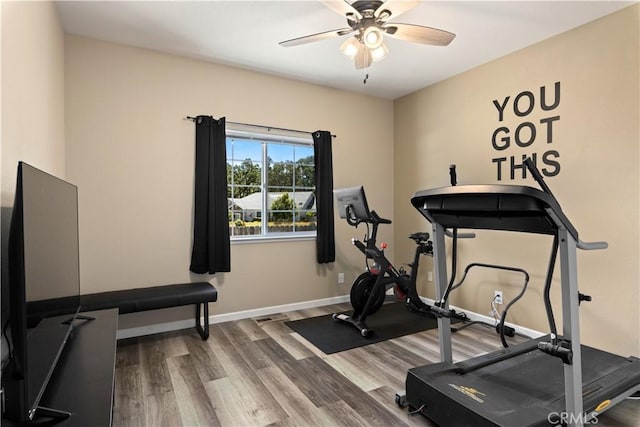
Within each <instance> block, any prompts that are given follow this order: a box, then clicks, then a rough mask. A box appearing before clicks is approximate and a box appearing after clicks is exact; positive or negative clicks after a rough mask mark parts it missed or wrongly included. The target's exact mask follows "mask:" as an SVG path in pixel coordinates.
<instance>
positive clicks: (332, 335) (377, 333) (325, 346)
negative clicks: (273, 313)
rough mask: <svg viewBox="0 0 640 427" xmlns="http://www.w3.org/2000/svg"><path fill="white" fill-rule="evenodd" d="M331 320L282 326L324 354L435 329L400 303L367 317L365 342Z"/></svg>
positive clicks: (352, 329) (433, 322)
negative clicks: (291, 330) (369, 334)
mask: <svg viewBox="0 0 640 427" xmlns="http://www.w3.org/2000/svg"><path fill="white" fill-rule="evenodd" d="M344 313H346V314H350V313H351V312H350V311H347V312H344ZM331 316H332V315H331V314H328V315H325V316H318V317H309V318H307V319H301V320H293V321H289V322H285V324H286V325H287V326H288V327H290V328H291V329H293V330H294V331H296V332H297V333H299V334H300V335H302V336H303V337H304V338H305V339H307V340H308V341H309V342H311V344H313V345H315V346H316V347H318V348H319V349H320V350H322V351H323V352H324V353H326V354H331V353H338V352H340V351H344V350H350V349H352V348H356V347H363V346H365V345H369V344H375V343H377V342H381V341H385V340H389V339H393V338H398V337H401V336H403V335H409V334H414V333H416V332H421V331H426V330H427V329H433V328H436V327H437V326H438V322H437V320H436V319H435V318H433V317H431V316H425V315H423V314H419V313H415V312H410V311H409V310H407V308H406V307H405V304H404V302H394V303H389V304H384V305H383V306H382V308H380V310H379V311H378V312H376V313H375V314H373V315H371V316H369V317H367V321H366V323H367V326H368V327H369V329H371V330H373V331H374V333H373V335H372V336H370V337H369V338H365V337H363V336H362V335H360V332H359V331H358V330H357V329H356V328H355V327H354V326H353V325H350V324H346V323H342V322H339V321H337V320H333V318H332V317H331Z"/></svg>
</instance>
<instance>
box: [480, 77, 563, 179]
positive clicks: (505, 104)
mask: <svg viewBox="0 0 640 427" xmlns="http://www.w3.org/2000/svg"><path fill="white" fill-rule="evenodd" d="M547 91H548V90H547V87H546V86H541V87H540V91H539V95H538V99H536V94H534V92H532V91H529V90H523V91H521V92H520V93H518V94H516V95H515V96H514V97H513V101H512V102H511V103H509V101H510V100H511V99H512V98H511V95H509V96H506V97H504V98H502V101H499V100H497V99H494V100H493V101H492V102H493V105H494V107H495V108H496V110H497V111H498V125H497V126H496V128H495V130H494V131H493V133H492V135H491V147H492V148H493V149H494V150H495V151H498V152H500V155H499V156H496V157H494V158H493V159H491V162H492V163H493V164H494V165H495V168H496V179H497V180H498V181H502V180H503V179H511V180H515V179H525V178H526V177H527V169H526V168H525V167H524V165H523V162H524V160H525V159H526V158H527V157H530V158H531V160H533V162H534V164H536V165H537V166H538V169H540V171H541V172H542V174H543V175H544V176H547V177H549V176H556V175H558V174H559V173H560V160H559V159H560V152H559V151H558V150H557V149H553V148H552V149H548V148H551V147H546V145H548V144H554V142H555V141H554V139H553V132H554V130H555V129H557V126H558V122H559V121H560V115H558V114H557V112H556V115H553V116H548V117H543V118H541V119H533V118H531V117H530V116H531V115H533V114H535V113H539V112H547V111H554V110H556V109H557V108H558V106H559V105H560V82H555V84H554V85H553V98H552V99H551V95H550V94H549V93H547ZM538 103H539V104H538ZM511 113H513V114H511ZM525 118H528V119H525ZM512 142H513V143H514V144H511V143H512ZM542 144H545V147H543V146H542ZM554 148H555V147H554ZM522 149H526V150H525V151H523V150H522ZM507 150H511V151H512V152H513V153H506V152H505V151H507ZM516 150H517V151H516ZM538 163H541V164H538Z"/></svg>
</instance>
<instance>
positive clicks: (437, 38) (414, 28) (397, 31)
mask: <svg viewBox="0 0 640 427" xmlns="http://www.w3.org/2000/svg"><path fill="white" fill-rule="evenodd" d="M382 29H383V30H384V32H385V33H387V35H388V36H390V37H395V38H397V39H401V40H406V41H410V42H415V43H423V44H430V45H434V46H447V45H448V44H449V43H451V41H452V40H453V39H454V38H455V37H456V35H455V34H453V33H450V32H448V31H444V30H439V29H437V28H431V27H423V26H422V25H414V24H396V23H395V22H394V23H391V24H388V25H385V26H384V27H383V28H382Z"/></svg>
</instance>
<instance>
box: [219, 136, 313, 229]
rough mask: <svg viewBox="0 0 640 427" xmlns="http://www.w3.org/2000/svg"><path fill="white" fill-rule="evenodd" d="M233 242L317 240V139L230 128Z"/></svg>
mask: <svg viewBox="0 0 640 427" xmlns="http://www.w3.org/2000/svg"><path fill="white" fill-rule="evenodd" d="M226 131H227V141H226V142H227V199H228V214H229V215H228V216H229V235H230V236H231V239H232V240H236V241H237V240H247V239H255V238H291V237H305V236H315V234H316V203H315V182H314V180H315V178H314V161H313V139H312V137H311V135H309V136H308V137H307V138H305V137H300V135H299V134H296V135H295V136H292V135H287V134H286V133H285V132H281V133H279V134H277V133H276V132H277V131H273V130H271V129H269V131H268V132H267V130H262V131H261V132H256V131H255V130H254V129H252V128H248V127H244V126H237V127H234V128H229V127H227V130H226Z"/></svg>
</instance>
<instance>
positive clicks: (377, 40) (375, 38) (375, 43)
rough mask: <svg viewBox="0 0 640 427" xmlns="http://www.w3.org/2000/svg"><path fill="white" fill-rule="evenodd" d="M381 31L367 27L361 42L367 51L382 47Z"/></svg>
mask: <svg viewBox="0 0 640 427" xmlns="http://www.w3.org/2000/svg"><path fill="white" fill-rule="evenodd" d="M382 37H383V35H382V31H380V28H378V27H373V26H372V27H368V28H367V29H365V30H364V33H363V34H362V40H363V41H364V44H365V46H367V47H368V48H369V49H376V48H378V47H380V45H382Z"/></svg>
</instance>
